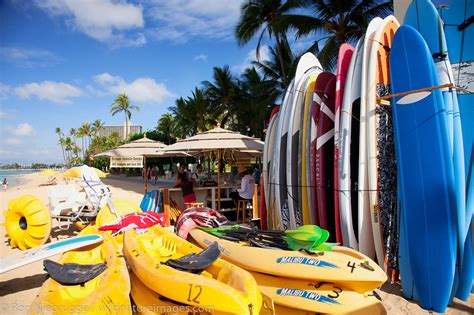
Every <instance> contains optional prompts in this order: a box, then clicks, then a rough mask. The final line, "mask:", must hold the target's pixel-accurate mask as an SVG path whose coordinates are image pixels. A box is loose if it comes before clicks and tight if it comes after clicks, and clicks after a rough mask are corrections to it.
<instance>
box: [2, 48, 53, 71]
mask: <svg viewBox="0 0 474 315" xmlns="http://www.w3.org/2000/svg"><path fill="white" fill-rule="evenodd" d="M0 58H2V59H3V60H5V61H8V62H12V63H14V64H16V65H17V66H19V67H22V68H35V67H46V66H49V65H52V64H55V63H57V62H58V61H60V58H59V57H57V56H56V55H55V54H53V53H52V52H50V51H47V50H42V49H23V48H16V47H0Z"/></svg>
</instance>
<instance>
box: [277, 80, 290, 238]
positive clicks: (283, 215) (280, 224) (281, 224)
mask: <svg viewBox="0 0 474 315" xmlns="http://www.w3.org/2000/svg"><path fill="white" fill-rule="evenodd" d="M294 84H295V81H294V79H293V80H292V81H291V82H290V85H289V86H288V88H287V89H286V92H285V96H284V98H283V102H282V103H281V106H280V111H279V116H280V119H279V120H278V125H277V126H276V130H275V132H276V134H275V144H274V157H273V161H274V162H273V174H274V176H275V178H274V187H275V193H274V198H275V201H274V209H275V210H274V220H275V227H274V228H275V229H276V230H281V229H287V228H288V225H289V221H290V219H289V214H288V206H287V205H286V206H285V207H286V209H284V207H283V205H284V198H283V193H285V196H286V177H285V176H281V175H282V174H284V173H285V172H284V171H285V170H284V169H282V168H281V166H280V165H281V163H280V161H281V159H282V155H283V152H282V148H284V151H285V159H286V138H285V144H284V145H282V140H283V139H282V135H283V133H282V130H283V123H284V120H285V116H286V112H287V108H288V103H289V99H291V98H292V97H293V96H292V94H293V92H292V90H293V86H294ZM282 178H284V180H285V181H284V182H283V180H282ZM283 187H284V188H283Z"/></svg>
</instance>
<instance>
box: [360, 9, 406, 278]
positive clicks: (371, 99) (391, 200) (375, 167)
mask: <svg viewBox="0 0 474 315" xmlns="http://www.w3.org/2000/svg"><path fill="white" fill-rule="evenodd" d="M398 26H399V24H398V21H397V20H396V19H395V17H394V16H393V15H390V16H387V17H386V18H385V19H384V20H383V21H382V23H380V24H379V27H378V28H377V31H376V33H375V35H374V39H373V42H372V44H371V45H370V50H369V63H368V68H367V80H368V82H367V84H368V85H367V112H366V117H367V157H368V159H367V166H368V171H369V172H368V175H369V176H368V184H369V200H370V211H371V222H372V235H373V237H374V246H375V252H376V254H377V261H378V264H379V266H381V267H382V268H388V269H395V270H396V269H398V262H397V259H398V228H397V224H396V223H397V220H398V219H397V202H396V191H397V164H396V162H395V144H394V140H393V125H392V111H391V109H390V107H389V106H385V105H380V104H378V103H377V101H376V98H377V97H379V96H385V95H389V94H390V73H389V71H390V69H389V57H390V47H391V44H392V38H393V35H394V34H395V32H396V30H397V29H398ZM386 257H387V258H386ZM386 259H387V263H386V261H385V260H386Z"/></svg>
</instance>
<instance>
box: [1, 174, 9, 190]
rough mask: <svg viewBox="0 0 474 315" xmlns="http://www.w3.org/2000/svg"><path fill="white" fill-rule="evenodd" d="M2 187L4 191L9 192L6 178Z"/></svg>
mask: <svg viewBox="0 0 474 315" xmlns="http://www.w3.org/2000/svg"><path fill="white" fill-rule="evenodd" d="M2 186H3V191H7V188H8V181H7V178H6V177H5V178H4V179H3V182H2Z"/></svg>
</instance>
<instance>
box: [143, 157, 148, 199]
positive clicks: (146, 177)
mask: <svg viewBox="0 0 474 315" xmlns="http://www.w3.org/2000/svg"><path fill="white" fill-rule="evenodd" d="M143 168H144V169H145V177H144V182H145V194H146V191H147V180H148V171H147V169H146V156H143Z"/></svg>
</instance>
